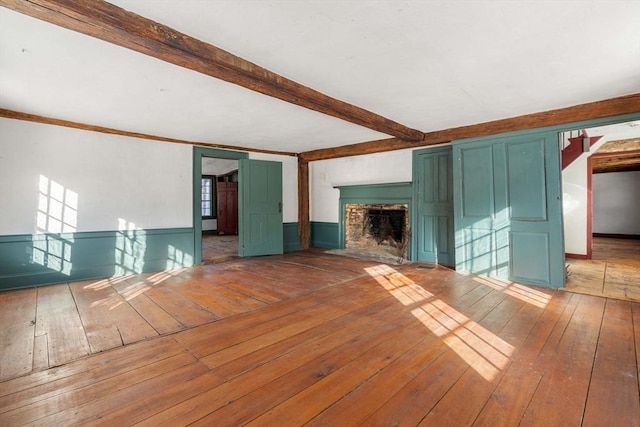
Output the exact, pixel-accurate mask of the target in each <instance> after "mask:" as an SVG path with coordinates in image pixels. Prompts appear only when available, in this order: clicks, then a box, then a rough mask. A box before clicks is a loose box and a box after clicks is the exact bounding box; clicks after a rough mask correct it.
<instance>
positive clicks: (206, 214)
mask: <svg viewBox="0 0 640 427" xmlns="http://www.w3.org/2000/svg"><path fill="white" fill-rule="evenodd" d="M201 183H202V192H201V199H200V200H201V202H202V204H201V206H202V219H213V218H215V217H216V177H215V176H212V175H202V181H201Z"/></svg>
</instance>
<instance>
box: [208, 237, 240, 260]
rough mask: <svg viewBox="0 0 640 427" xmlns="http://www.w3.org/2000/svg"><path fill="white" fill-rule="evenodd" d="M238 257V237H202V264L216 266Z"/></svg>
mask: <svg viewBox="0 0 640 427" xmlns="http://www.w3.org/2000/svg"><path fill="white" fill-rule="evenodd" d="M236 258H239V256H238V235H203V236H202V263H203V264H218V263H221V262H226V261H229V260H232V259H236Z"/></svg>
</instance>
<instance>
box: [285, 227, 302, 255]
mask: <svg viewBox="0 0 640 427" xmlns="http://www.w3.org/2000/svg"><path fill="white" fill-rule="evenodd" d="M282 234H283V236H282V242H283V250H284V252H285V253H286V252H295V251H299V250H300V249H302V247H301V246H300V236H299V235H298V223H297V222H285V223H283V224H282Z"/></svg>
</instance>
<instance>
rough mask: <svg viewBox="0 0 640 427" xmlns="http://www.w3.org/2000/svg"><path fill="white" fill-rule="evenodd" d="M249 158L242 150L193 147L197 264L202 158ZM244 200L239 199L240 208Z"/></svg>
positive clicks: (198, 259) (198, 256) (199, 256)
mask: <svg viewBox="0 0 640 427" xmlns="http://www.w3.org/2000/svg"><path fill="white" fill-rule="evenodd" d="M203 157H214V158H219V159H237V160H239V159H248V158H249V154H248V153H244V152H241V151H228V150H218V149H216V148H205V147H193V168H192V169H193V177H192V181H193V186H192V191H193V192H192V195H191V197H192V199H193V201H192V205H191V209H192V213H191V215H192V218H193V235H194V239H193V259H194V263H195V264H200V263H201V262H202V218H201V217H200V203H201V201H200V197H199V196H197V195H198V194H200V179H201V177H202V158H203ZM241 205H242V202H241V201H240V200H238V210H240V208H241Z"/></svg>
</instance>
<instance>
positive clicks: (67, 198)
mask: <svg viewBox="0 0 640 427" xmlns="http://www.w3.org/2000/svg"><path fill="white" fill-rule="evenodd" d="M77 224H78V193H76V192H75V191H71V190H69V189H68V188H65V187H64V186H63V185H62V184H60V183H58V182H56V181H53V180H51V179H49V178H47V177H46V176H44V175H40V180H39V183H38V209H37V211H36V234H35V235H34V236H33V237H32V243H33V245H32V246H33V252H32V256H31V262H32V263H34V264H39V265H42V266H44V267H47V268H48V269H50V270H54V271H58V272H60V273H62V274H65V275H67V276H69V275H70V274H71V269H72V267H73V264H72V262H71V250H72V247H73V243H74V238H73V234H72V233H74V232H75V231H76V229H77Z"/></svg>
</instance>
